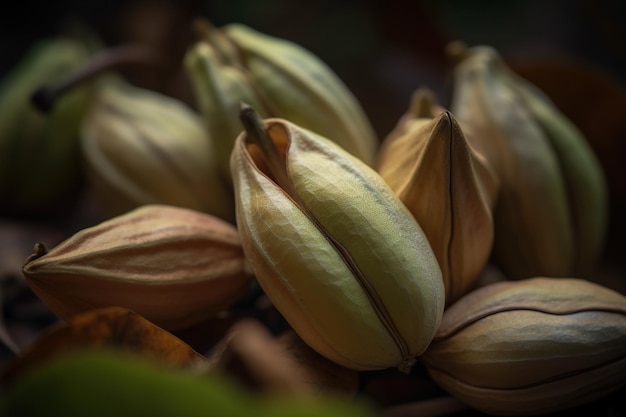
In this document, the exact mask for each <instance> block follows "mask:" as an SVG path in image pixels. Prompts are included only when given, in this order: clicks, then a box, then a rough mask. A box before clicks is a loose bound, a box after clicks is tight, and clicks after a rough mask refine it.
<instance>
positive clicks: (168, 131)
mask: <svg viewBox="0 0 626 417" xmlns="http://www.w3.org/2000/svg"><path fill="white" fill-rule="evenodd" d="M81 145H82V154H83V156H84V159H85V161H86V164H85V165H86V167H87V172H88V174H89V176H90V180H91V183H92V184H93V186H94V190H95V192H96V194H97V196H98V197H99V199H100V201H101V202H102V204H103V206H104V207H105V209H106V210H107V213H108V214H110V215H112V216H117V215H120V214H122V213H125V212H127V211H129V210H132V209H134V208H137V207H139V206H141V205H144V204H167V205H174V206H178V207H185V208H189V209H193V210H198V211H202V212H205V213H209V214H211V215H214V216H217V217H220V218H221V219H224V220H227V221H229V222H231V223H232V222H234V217H235V209H234V203H233V196H232V190H231V189H230V187H229V186H228V184H227V183H226V182H225V181H223V179H222V178H220V177H219V170H218V166H217V160H216V157H215V155H214V154H213V153H212V149H211V138H210V137H209V136H208V135H207V132H206V131H205V129H204V125H203V123H202V121H201V118H200V116H199V115H197V114H196V113H194V112H193V111H192V109H191V108H189V107H188V106H186V105H185V104H184V103H182V102H180V101H178V100H176V99H173V98H171V97H168V96H165V95H163V94H160V93H156V92H153V91H150V90H146V89H143V88H139V87H136V86H133V85H130V84H128V83H125V82H122V81H119V82H109V83H103V85H101V86H100V88H99V89H98V91H97V94H96V95H95V97H94V100H93V103H92V106H91V108H90V111H89V114H88V115H87V117H86V120H85V121H84V123H83V124H82V129H81Z"/></svg>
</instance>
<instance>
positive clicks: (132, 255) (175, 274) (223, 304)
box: [23, 204, 251, 330]
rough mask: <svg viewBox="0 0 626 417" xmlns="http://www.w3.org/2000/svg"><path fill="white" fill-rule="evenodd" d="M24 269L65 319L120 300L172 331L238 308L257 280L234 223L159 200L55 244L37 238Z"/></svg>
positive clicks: (33, 285)
mask: <svg viewBox="0 0 626 417" xmlns="http://www.w3.org/2000/svg"><path fill="white" fill-rule="evenodd" d="M23 273H24V276H25V278H26V281H27V283H28V285H29V286H30V287H31V288H32V289H33V291H34V292H35V293H36V294H37V295H38V296H39V297H40V298H41V300H42V301H43V302H44V303H45V304H46V305H47V306H48V307H49V308H50V309H51V310H52V311H53V312H54V313H56V314H57V315H58V316H59V317H61V318H63V319H66V320H67V319H69V318H70V317H72V316H74V315H75V314H77V313H80V312H83V311H86V310H89V309H92V308H96V307H109V306H118V307H125V308H128V309H131V310H134V311H136V312H137V313H138V314H140V315H142V316H143V317H145V318H146V319H148V320H150V321H152V322H154V323H155V324H157V325H159V326H161V327H163V328H165V329H166V330H174V329H179V328H183V327H187V326H191V325H193V324H196V323H199V322H202V321H204V320H206V319H208V318H210V317H212V316H214V315H215V314H217V313H218V312H219V311H221V310H224V309H226V308H228V307H230V306H231V305H232V304H234V303H235V302H236V301H237V300H238V299H239V298H240V297H242V296H243V295H244V294H245V293H246V291H247V289H248V286H249V284H250V279H251V277H250V275H249V274H248V273H247V270H246V268H245V261H244V256H243V251H242V248H241V244H240V241H239V236H238V234H237V230H236V229H235V227H234V226H232V225H231V224H229V223H226V222H224V221H222V220H220V219H218V218H217V217H214V216H211V215H208V214H204V213H200V212H197V211H194V210H190V209H185V208H181V207H174V206H166V205H158V204H155V205H146V206H142V207H139V208H137V209H135V210H132V211H130V212H128V213H125V214H123V215H120V216H117V217H113V218H111V219H109V220H106V221H104V222H102V223H100V224H97V225H95V226H92V227H89V228H86V229H83V230H81V231H79V232H77V233H75V234H74V235H73V236H71V237H70V238H68V239H67V240H65V241H64V242H62V243H60V244H59V245H57V246H55V247H54V248H52V249H51V250H50V251H47V250H46V248H45V247H44V246H43V245H42V244H37V245H36V246H35V250H34V252H33V254H32V255H31V256H30V257H29V258H28V259H27V261H26V264H25V265H24V268H23Z"/></svg>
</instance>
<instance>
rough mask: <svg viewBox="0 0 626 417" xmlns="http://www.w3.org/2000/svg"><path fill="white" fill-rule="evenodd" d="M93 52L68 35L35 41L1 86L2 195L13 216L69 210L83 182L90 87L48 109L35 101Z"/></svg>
mask: <svg viewBox="0 0 626 417" xmlns="http://www.w3.org/2000/svg"><path fill="white" fill-rule="evenodd" d="M89 56H90V51H89V50H88V48H87V47H86V46H85V45H83V44H82V43H81V42H80V41H78V40H76V39H74V38H69V37H57V38H47V39H42V40H40V41H38V42H37V43H36V44H34V45H32V46H31V48H30V49H29V50H28V51H27V53H26V54H25V55H24V56H23V57H22V58H21V60H20V61H19V62H18V63H17V65H15V67H14V68H12V69H11V70H10V72H9V73H8V74H7V75H6V76H5V78H4V79H3V80H2V84H1V85H0V195H1V198H2V211H3V212H5V213H6V212H9V214H11V215H15V214H17V215H24V214H27V215H34V214H40V213H41V212H42V211H46V212H47V213H49V212H50V210H51V208H52V206H53V205H58V206H61V207H65V208H67V207H68V206H69V205H70V204H68V203H67V201H69V200H68V196H69V194H70V193H71V192H72V191H74V190H75V189H76V188H77V186H78V185H80V181H79V178H80V150H79V134H78V131H79V125H80V122H81V119H82V117H83V114H84V110H85V108H86V107H87V103H88V101H89V95H90V94H89V93H90V90H91V88H90V86H88V85H85V86H82V87H80V88H76V89H74V90H73V91H71V92H70V93H68V94H66V95H65V96H64V97H62V98H61V99H60V100H58V102H57V103H56V104H55V106H54V108H53V109H52V110H51V111H50V112H49V113H44V112H42V111H40V110H38V109H37V108H35V106H34V105H33V104H32V103H31V95H32V94H33V93H34V92H35V90H36V89H37V88H39V87H41V86H42V85H47V84H48V83H54V82H58V81H59V80H61V79H63V78H64V77H66V76H67V75H68V74H70V73H72V71H74V70H76V69H77V68H79V67H80V66H82V65H83V64H84V63H85V62H86V61H87V60H88V58H89Z"/></svg>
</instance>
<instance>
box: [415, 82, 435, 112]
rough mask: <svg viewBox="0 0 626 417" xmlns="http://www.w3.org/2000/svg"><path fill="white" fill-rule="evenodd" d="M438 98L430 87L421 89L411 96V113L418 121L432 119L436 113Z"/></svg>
mask: <svg viewBox="0 0 626 417" xmlns="http://www.w3.org/2000/svg"><path fill="white" fill-rule="evenodd" d="M436 105H437V98H436V97H435V92H434V91H433V90H431V89H430V88H428V87H420V88H418V89H417V90H415V91H414V92H413V94H412V95H411V105H410V107H409V113H410V114H411V115H412V116H413V117H414V118H416V119H419V118H425V119H430V118H432V117H433V115H434V114H435V113H436Z"/></svg>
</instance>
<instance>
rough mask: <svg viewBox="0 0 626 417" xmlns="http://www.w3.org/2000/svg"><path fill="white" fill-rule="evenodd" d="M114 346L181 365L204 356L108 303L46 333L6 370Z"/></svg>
mask: <svg viewBox="0 0 626 417" xmlns="http://www.w3.org/2000/svg"><path fill="white" fill-rule="evenodd" d="M99 347H113V348H116V349H120V350H126V351H132V352H136V353H139V354H141V355H142V356H145V357H151V358H154V359H157V360H159V361H161V362H163V363H167V364H170V365H173V366H178V367H193V366H195V365H196V364H199V363H202V362H203V361H204V360H205V358H204V356H202V355H200V354H199V353H197V352H196V351H195V350H193V349H192V348H191V347H190V346H189V345H188V344H187V343H185V342H184V341H182V340H181V339H179V338H177V337H176V336H174V335H173V334H171V333H169V332H167V331H165V330H163V329H162V328H160V327H158V326H156V325H155V324H153V323H151V322H150V321H148V320H146V319H145V318H143V317H141V316H140V315H139V314H137V313H135V312H134V311H132V310H128V309H126V308H121V307H106V308H100V309H94V310H90V311H87V312H84V313H81V314H78V315H76V316H74V317H73V318H72V319H71V320H70V321H68V322H67V323H59V324H56V325H54V326H52V328H50V329H49V330H48V331H47V332H45V333H43V334H42V335H41V336H40V337H39V338H38V339H37V340H36V341H35V342H34V343H33V344H32V345H31V346H30V347H28V348H27V349H25V350H24V352H23V353H22V355H21V356H20V357H18V358H16V359H15V360H14V361H12V362H11V363H9V365H8V366H7V367H6V369H5V370H4V372H3V374H2V377H1V379H2V380H4V381H9V380H12V379H14V378H15V377H16V376H19V375H21V374H23V373H25V372H26V371H29V370H30V369H32V368H34V367H36V366H40V365H41V364H42V363H45V362H48V361H49V360H50V359H52V358H55V357H57V356H60V355H66V354H68V353H70V352H73V351H76V350H84V349H86V348H99Z"/></svg>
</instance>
